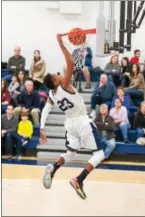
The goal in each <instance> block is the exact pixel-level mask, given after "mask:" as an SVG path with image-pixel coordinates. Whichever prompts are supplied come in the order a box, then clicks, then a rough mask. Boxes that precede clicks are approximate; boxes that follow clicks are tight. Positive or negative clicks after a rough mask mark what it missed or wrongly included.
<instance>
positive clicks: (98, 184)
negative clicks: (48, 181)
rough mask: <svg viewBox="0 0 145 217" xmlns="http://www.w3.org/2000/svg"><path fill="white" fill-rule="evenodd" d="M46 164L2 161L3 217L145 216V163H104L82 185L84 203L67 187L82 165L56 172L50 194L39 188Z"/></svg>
mask: <svg viewBox="0 0 145 217" xmlns="http://www.w3.org/2000/svg"><path fill="white" fill-rule="evenodd" d="M46 164H47V162H45V161H39V163H38V162H37V161H36V159H35V158H23V160H21V161H20V162H15V161H14V160H13V161H12V162H9V161H8V160H7V159H4V158H2V216H101V215H102V216H103V215H108V216H109V215H110V216H111V215H117V216H120V215H122V216H123V215H124V216H127V215H133V216H135V215H136V216H145V163H143V162H118V161H117V162H115V161H113V162H112V161H107V162H104V163H103V164H102V165H101V166H100V167H99V168H98V169H95V170H94V171H93V172H92V173H91V174H90V175H89V176H88V177H87V179H86V181H85V182H84V190H85V192H86V194H87V199H86V200H82V199H81V198H79V197H78V195H77V194H76V193H75V191H74V189H72V187H71V186H70V184H69V180H70V179H71V178H72V177H75V176H76V175H78V174H79V173H80V171H81V170H82V167H83V166H84V163H79V162H73V163H71V164H69V165H68V166H67V167H62V168H61V169H60V170H58V172H57V173H56V176H55V178H54V181H53V184H52V187H51V189H49V190H46V189H44V187H43V185H42V177H43V173H44V170H45V166H44V165H46Z"/></svg>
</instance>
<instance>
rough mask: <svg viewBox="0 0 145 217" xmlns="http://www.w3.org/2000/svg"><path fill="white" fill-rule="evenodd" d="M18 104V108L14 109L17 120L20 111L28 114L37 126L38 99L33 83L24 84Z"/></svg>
mask: <svg viewBox="0 0 145 217" xmlns="http://www.w3.org/2000/svg"><path fill="white" fill-rule="evenodd" d="M19 104H20V106H19V107H16V108H15V116H16V117H18V118H19V116H20V113H21V112H22V111H23V112H29V113H30V115H31V116H32V119H33V122H34V124H35V125H39V112H40V110H39V106H40V97H39V94H38V92H36V91H34V84H33V81H30V80H27V81H26V82H25V91H23V92H22V93H21V94H20V97H19Z"/></svg>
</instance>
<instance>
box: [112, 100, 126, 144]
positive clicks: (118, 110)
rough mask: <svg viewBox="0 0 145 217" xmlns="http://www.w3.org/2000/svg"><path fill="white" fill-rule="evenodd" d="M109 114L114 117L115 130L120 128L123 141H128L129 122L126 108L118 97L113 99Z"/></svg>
mask: <svg viewBox="0 0 145 217" xmlns="http://www.w3.org/2000/svg"><path fill="white" fill-rule="evenodd" d="M110 116H111V117H112V118H113V119H114V122H115V126H116V130H117V129H120V130H121V133H122V136H123V139H124V143H129V140H128V135H127V134H128V129H129V128H130V123H129V120H128V114H127V109H126V108H125V107H124V106H122V102H121V100H120V99H116V100H115V107H114V108H112V109H111V110H110Z"/></svg>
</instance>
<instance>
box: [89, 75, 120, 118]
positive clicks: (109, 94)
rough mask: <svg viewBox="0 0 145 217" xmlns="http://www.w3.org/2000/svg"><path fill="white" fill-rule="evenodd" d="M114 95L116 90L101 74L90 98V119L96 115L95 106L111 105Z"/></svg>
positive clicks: (105, 76)
mask: <svg viewBox="0 0 145 217" xmlns="http://www.w3.org/2000/svg"><path fill="white" fill-rule="evenodd" d="M115 94H116V88H115V86H114V84H113V83H112V82H108V78H107V75H106V74H102V75H101V77H100V82H97V83H96V86H95V89H94V92H93V95H92V97H91V109H92V112H91V114H90V117H91V118H93V117H94V116H95V114H96V111H95V109H96V105H97V104H98V105H100V104H102V103H105V104H107V105H108V106H110V105H111V101H112V98H113V97H114V95H115Z"/></svg>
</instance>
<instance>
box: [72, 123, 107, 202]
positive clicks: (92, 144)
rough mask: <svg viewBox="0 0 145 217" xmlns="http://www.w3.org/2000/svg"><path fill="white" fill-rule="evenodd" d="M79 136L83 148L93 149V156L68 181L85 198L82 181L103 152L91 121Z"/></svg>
mask: <svg viewBox="0 0 145 217" xmlns="http://www.w3.org/2000/svg"><path fill="white" fill-rule="evenodd" d="M81 137H82V140H83V143H84V148H87V149H91V150H92V151H93V156H92V157H91V158H90V159H89V161H88V163H87V164H86V166H85V168H84V169H83V171H82V172H81V173H80V174H79V175H78V176H77V177H75V178H73V179H72V180H71V181H70V183H71V185H72V186H73V187H74V188H75V190H76V191H77V193H78V194H79V196H80V197H81V198H83V199H86V194H85V193H84V190H83V181H84V180H85V179H86V177H87V176H88V175H89V174H90V172H91V171H92V170H93V169H94V168H96V167H97V166H98V165H99V164H100V163H101V161H103V160H104V159H105V154H104V151H103V150H101V141H100V138H99V134H98V130H97V128H96V127H95V126H94V125H93V123H90V124H88V125H85V126H84V127H83V132H82V135H81Z"/></svg>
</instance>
